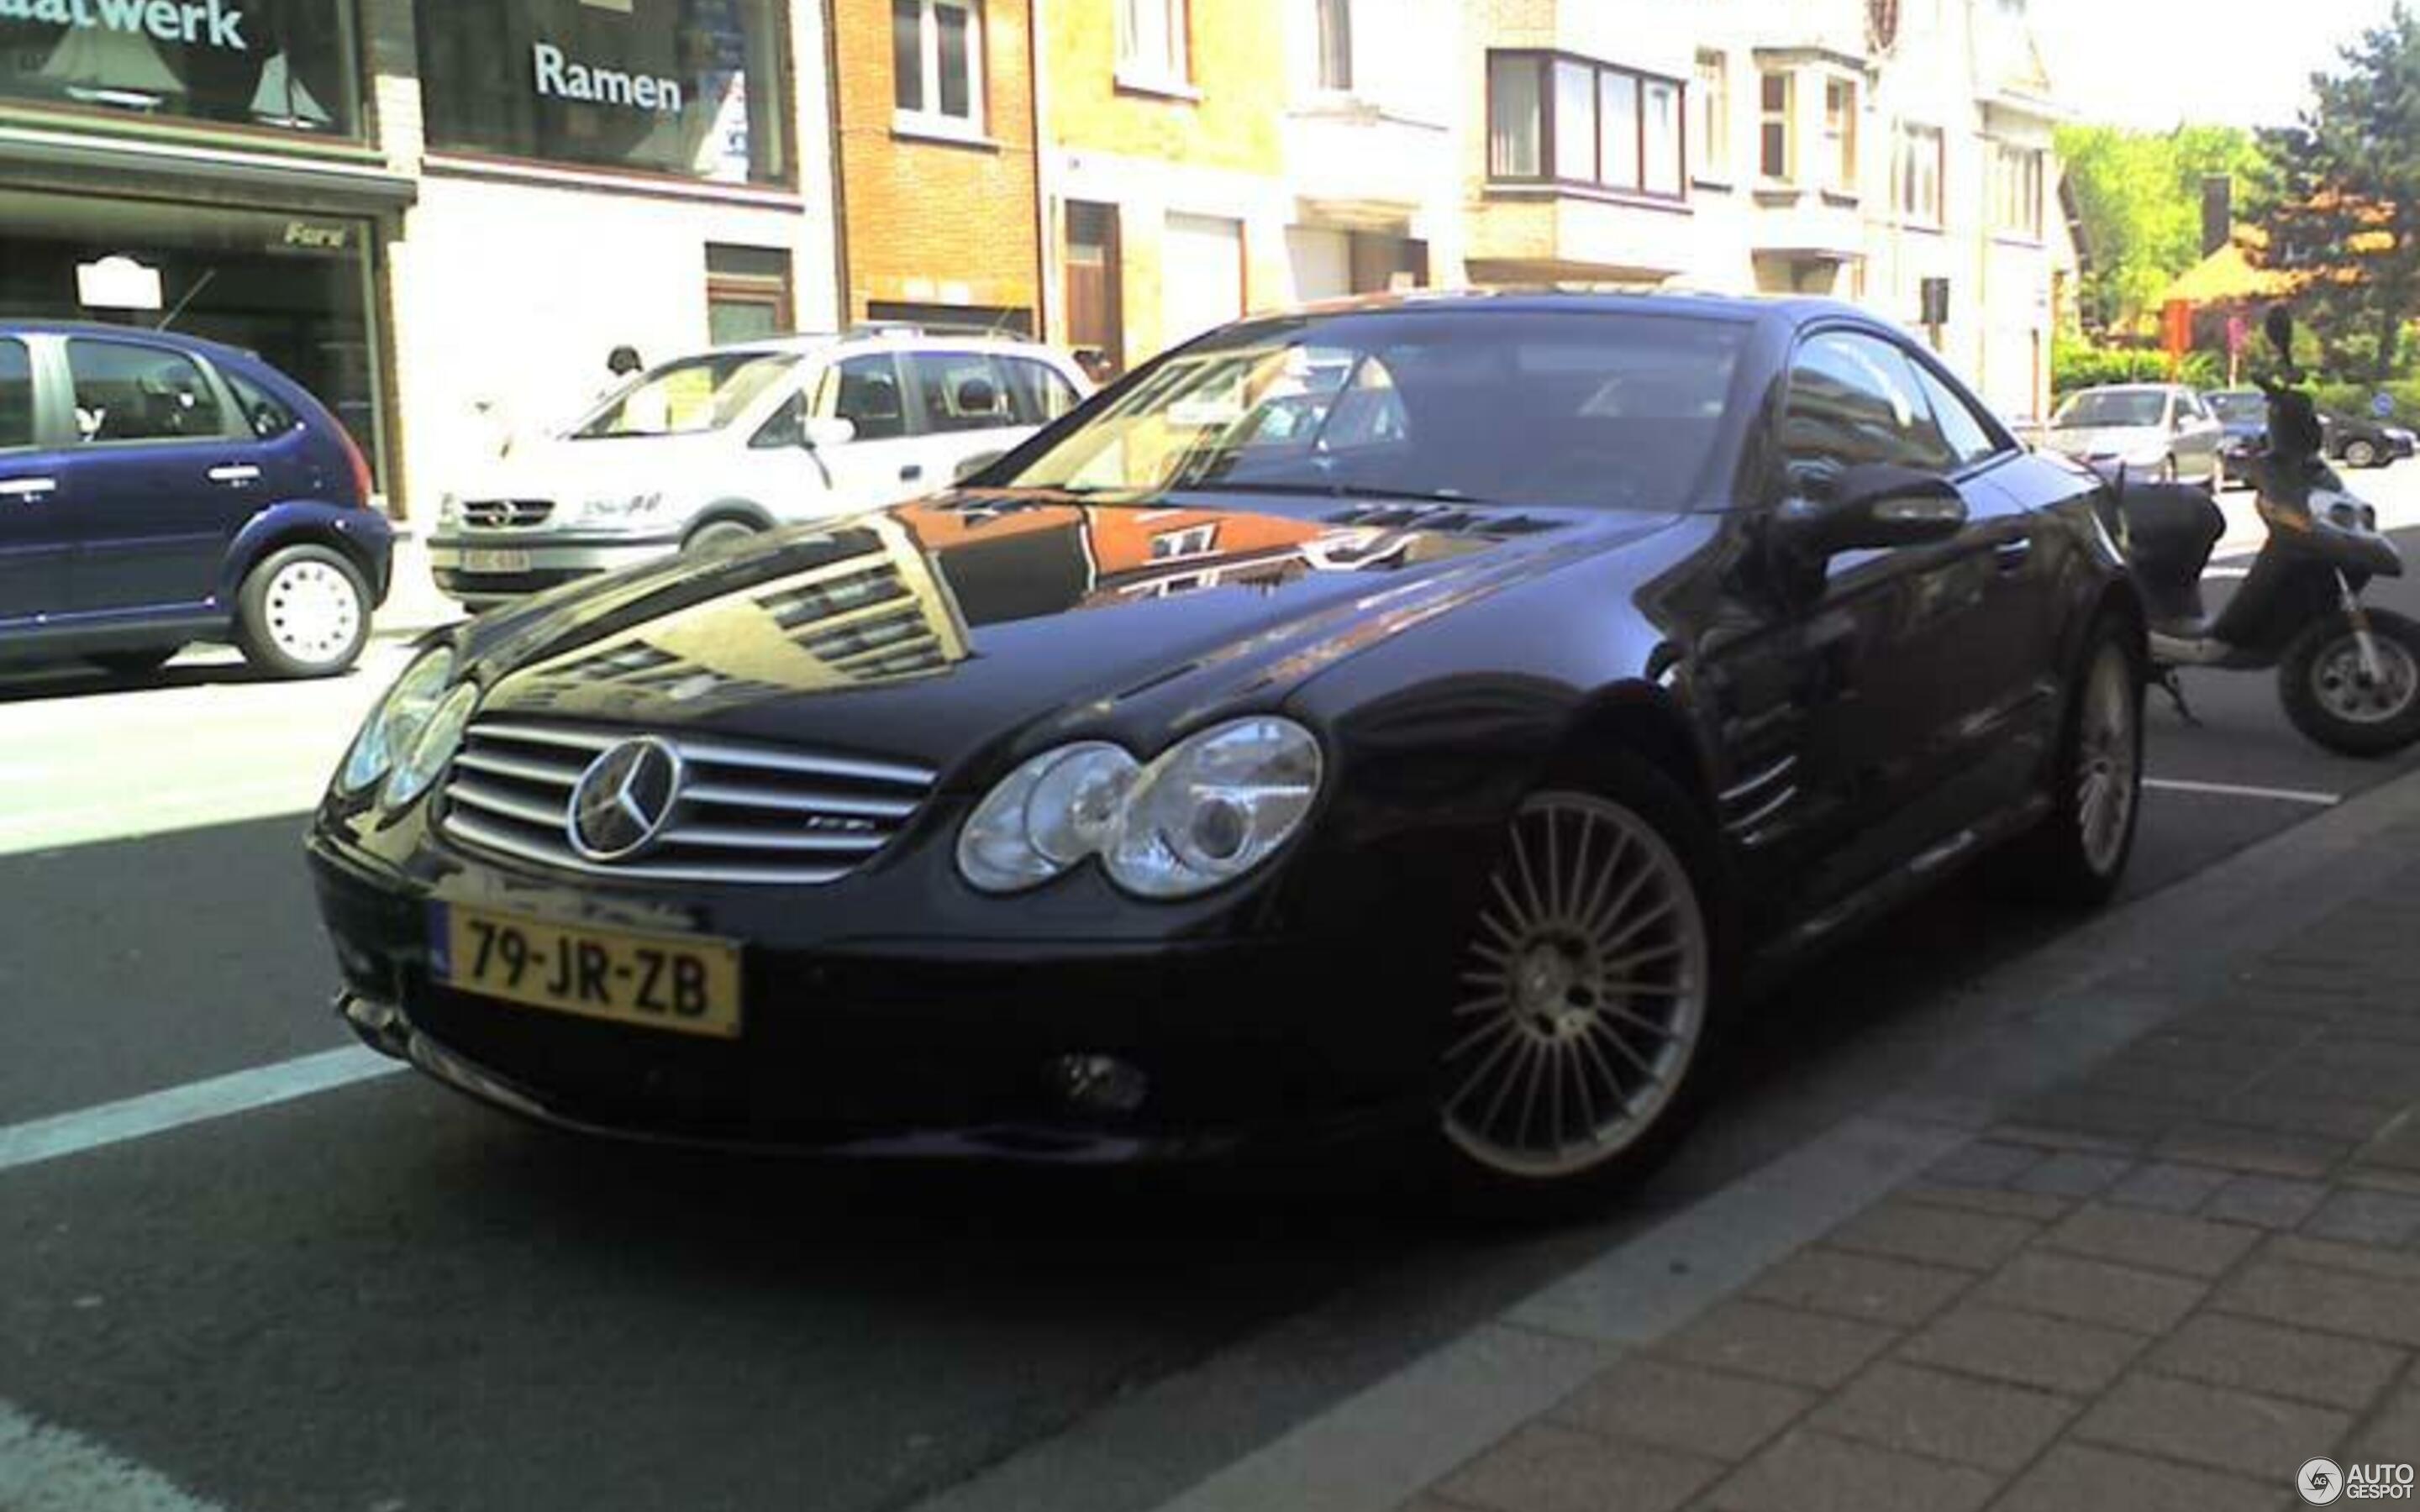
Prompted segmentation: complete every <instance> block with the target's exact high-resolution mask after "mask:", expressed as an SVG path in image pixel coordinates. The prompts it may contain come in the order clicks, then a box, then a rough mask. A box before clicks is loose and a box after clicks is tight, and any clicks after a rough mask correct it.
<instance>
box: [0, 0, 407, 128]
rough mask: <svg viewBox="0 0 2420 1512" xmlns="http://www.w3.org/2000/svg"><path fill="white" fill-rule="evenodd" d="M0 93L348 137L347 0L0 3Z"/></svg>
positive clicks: (355, 53) (353, 61)
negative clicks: (1, 4) (204, 2)
mask: <svg viewBox="0 0 2420 1512" xmlns="http://www.w3.org/2000/svg"><path fill="white" fill-rule="evenodd" d="M0 100H23V101H29V102H32V103H35V104H48V105H64V106H68V107H70V108H82V109H88V110H102V111H116V112H123V113H126V114H129V115H136V116H168V117H174V118H178V119H183V120H199V121H211V122H218V123H221V124H225V125H230V126H253V127H264V128H270V129H273V130H277V131H297V132H304V133H308V134H310V135H314V136H326V137H359V136H360V135H361V134H362V123H361V112H360V100H361V49H360V47H359V45H358V43H357V42H356V41H355V23H354V14H353V0H244V3H243V4H241V5H234V4H213V5H208V6H204V5H198V4H196V5H190V6H187V5H163V6H145V5H133V4H111V5H106V6H102V5H95V4H92V3H90V0H85V3H82V4H77V5H73V6H70V5H69V4H67V3H65V0H48V3H34V4H18V5H5V6H0Z"/></svg>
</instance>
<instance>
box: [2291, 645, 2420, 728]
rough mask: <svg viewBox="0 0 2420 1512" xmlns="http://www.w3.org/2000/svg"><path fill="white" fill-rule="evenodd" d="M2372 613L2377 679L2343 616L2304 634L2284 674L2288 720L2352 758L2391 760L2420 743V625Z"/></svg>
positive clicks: (2294, 649)
mask: <svg viewBox="0 0 2420 1512" xmlns="http://www.w3.org/2000/svg"><path fill="white" fill-rule="evenodd" d="M2366 613H2367V615H2368V618H2369V628H2370V633H2371V635H2372V636H2373V637H2375V639H2376V640H2377V645H2378V659H2379V667H2378V675H2377V676H2374V677H2373V676H2371V675H2370V674H2369V672H2368V671H2366V669H2365V668H2364V667H2363V666H2362V656H2361V642H2360V640H2359V639H2358V638H2357V637H2356V636H2355V635H2354V633H2353V627H2352V622H2351V621H2350V619H2348V618H2346V617H2345V616H2344V615H2342V614H2331V615H2329V616H2328V617H2327V618H2326V619H2325V620H2322V621H2321V622H2319V624H2318V625H2313V626H2311V627H2310V628H2309V629H2307V630H2305V631H2304V632H2303V633H2302V635H2301V636H2300V637H2299V638H2297V639H2296V640H2295V641H2294V643H2293V645H2292V646H2290V647H2288V649H2287V652H2286V659H2285V661H2284V662H2283V663H2281V664H2280V665H2279V666H2278V668H2277V696H2278V698H2279V699H2281V700H2282V701H2283V702H2285V705H2286V717H2287V718H2288V719H2291V720H2292V721H2293V722H2294V728H2295V729H2297V730H2299V731H2301V732H2302V733H2304V735H2305V736H2307V737H2308V738H2310V739H2311V740H2313V741H2315V742H2317V743H2318V744H2319V745H2322V746H2325V747H2326V748H2328V749H2330V750H2333V751H2340V752H2342V753H2344V754H2345V755H2347V756H2384V755H2387V754H2389V753H2390V752H2393V751H2398V750H2401V749H2402V748H2404V747H2406V746H2409V745H2411V744H2412V742H2413V741H2415V740H2420V624H2415V623H2413V622H2412V621H2411V620H2408V619H2406V618H2404V617H2403V616H2402V615H2400V614H2397V613H2395V612H2393V611H2391V610H2388V609H2369V610H2366Z"/></svg>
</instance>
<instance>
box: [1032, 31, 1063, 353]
mask: <svg viewBox="0 0 2420 1512" xmlns="http://www.w3.org/2000/svg"><path fill="white" fill-rule="evenodd" d="M1050 6H1051V0H1032V6H1031V7H1030V8H1029V9H1028V11H1027V13H1026V18H1025V47H1026V55H1027V59H1028V61H1027V65H1026V78H1027V79H1028V80H1029V81H1031V83H1032V89H1033V256H1034V270H1033V274H1034V284H1033V321H1034V332H1033V333H1034V335H1035V337H1036V338H1037V339H1039V340H1042V341H1047V342H1050V343H1052V344H1053V345H1062V344H1063V343H1061V340H1060V338H1061V337H1063V335H1064V334H1065V332H1063V331H1061V330H1060V329H1059V322H1060V320H1061V319H1062V318H1063V316H1064V315H1065V312H1064V311H1063V310H1061V309H1060V308H1059V304H1060V299H1059V281H1058V279H1056V278H1055V277H1053V276H1052V270H1053V269H1054V268H1055V267H1056V266H1057V263H1058V258H1059V256H1060V255H1061V248H1060V245H1059V240H1060V238H1059V216H1058V215H1057V214H1056V213H1054V212H1055V211H1056V208H1057V207H1058V204H1059V163H1058V153H1057V152H1056V151H1055V150H1054V149H1053V146H1052V141H1053V137H1052V132H1051V131H1050V128H1049V121H1050V81H1049V61H1048V52H1047V49H1045V48H1044V47H1043V45H1042V38H1043V35H1044V32H1043V28H1044V26H1045V24H1046V18H1045V16H1044V12H1045V11H1047V10H1048V9H1049V8H1050Z"/></svg>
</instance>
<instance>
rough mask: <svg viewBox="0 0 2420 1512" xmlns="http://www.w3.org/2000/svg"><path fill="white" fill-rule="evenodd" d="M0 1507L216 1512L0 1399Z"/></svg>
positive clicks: (13, 1511) (32, 1511)
mask: <svg viewBox="0 0 2420 1512" xmlns="http://www.w3.org/2000/svg"><path fill="white" fill-rule="evenodd" d="M0 1507H7V1508H8V1512H217V1507H216V1505H215V1504H212V1503H209V1502H205V1501H202V1500H201V1499H199V1498H198V1497H194V1496H192V1495H189V1494H187V1493H186V1492H185V1491H184V1490H183V1489H181V1488H179V1487H178V1485H177V1484H176V1483H175V1482H173V1481H171V1480H169V1479H168V1478H167V1477H165V1476H163V1475H161V1474H159V1473H157V1472H154V1471H150V1470H146V1469H145V1468H144V1467H143V1466H141V1465H138V1464H136V1463H135V1462H134V1461H132V1460H131V1459H127V1458H122V1457H120V1456H117V1455H114V1454H112V1453H110V1452H109V1451H108V1450H107V1449H104V1448H102V1447H101V1445H100V1444H97V1443H93V1442H92V1441H91V1440H89V1439H86V1438H85V1437H84V1436H83V1435H81V1434H77V1433H70V1432H69V1431H68V1430H67V1429H66V1428H62V1427H53V1426H52V1425H50V1424H48V1423H43V1422H40V1421H38V1420H37V1419H34V1418H31V1417H28V1416H26V1415H25V1414H24V1413H23V1412H19V1411H18V1410H17V1409H16V1408H14V1407H12V1406H10V1405H9V1404H8V1403H7V1402H5V1401H0Z"/></svg>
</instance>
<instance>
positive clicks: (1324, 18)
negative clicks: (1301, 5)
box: [1311, 0, 1353, 94]
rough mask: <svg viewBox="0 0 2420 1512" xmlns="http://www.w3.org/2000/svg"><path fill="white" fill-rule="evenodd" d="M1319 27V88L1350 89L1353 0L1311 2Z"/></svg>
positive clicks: (1351, 77) (1351, 84)
mask: <svg viewBox="0 0 2420 1512" xmlns="http://www.w3.org/2000/svg"><path fill="white" fill-rule="evenodd" d="M1311 8H1312V10H1313V11H1314V12H1315V13H1316V15H1317V18H1318V26H1319V87H1321V88H1322V89H1331V90H1334V91H1336V92H1338V93H1340V94H1342V93H1344V92H1346V91H1349V90H1350V89H1352V87H1353V0H1311Z"/></svg>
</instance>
